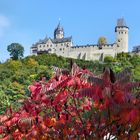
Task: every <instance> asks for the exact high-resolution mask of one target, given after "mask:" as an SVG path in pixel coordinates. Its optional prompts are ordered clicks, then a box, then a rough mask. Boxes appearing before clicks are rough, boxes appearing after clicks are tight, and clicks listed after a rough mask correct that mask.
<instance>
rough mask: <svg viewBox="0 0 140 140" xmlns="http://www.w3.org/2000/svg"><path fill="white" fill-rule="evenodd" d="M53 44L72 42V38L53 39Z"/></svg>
mask: <svg viewBox="0 0 140 140" xmlns="http://www.w3.org/2000/svg"><path fill="white" fill-rule="evenodd" d="M51 40H52V42H53V43H63V42H71V41H72V37H66V38H61V39H51Z"/></svg>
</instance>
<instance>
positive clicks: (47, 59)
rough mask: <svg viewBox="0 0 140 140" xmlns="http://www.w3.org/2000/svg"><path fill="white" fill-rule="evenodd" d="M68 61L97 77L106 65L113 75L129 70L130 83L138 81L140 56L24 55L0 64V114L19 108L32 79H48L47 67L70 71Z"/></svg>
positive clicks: (139, 76) (48, 69) (50, 74)
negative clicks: (92, 58)
mask: <svg viewBox="0 0 140 140" xmlns="http://www.w3.org/2000/svg"><path fill="white" fill-rule="evenodd" d="M71 61H73V62H76V63H77V64H78V65H79V66H80V67H82V68H87V69H89V70H91V71H92V72H94V73H95V74H100V73H101V72H102V70H103V68H104V67H105V66H109V67H111V68H112V70H113V71H114V72H115V73H117V72H119V71H121V70H123V69H125V68H127V69H130V70H131V71H132V73H133V74H132V80H137V81H139V80H140V57H139V56H136V55H134V56H133V57H132V56H130V55H126V54H120V55H118V56H117V57H116V58H114V59H113V58H111V57H108V58H106V59H105V62H104V63H103V62H102V63H100V62H99V61H84V60H74V59H72V60H71V59H68V58H63V57H58V56H56V55H54V54H53V55H50V54H43V55H39V56H28V57H26V58H24V59H21V60H17V61H15V60H7V61H6V62H5V63H3V64H0V113H3V112H4V111H5V109H6V108H7V106H10V105H12V106H14V108H15V109H17V108H18V106H20V99H23V98H26V97H27V96H29V95H30V93H29V92H28V86H29V85H30V84H31V83H32V81H33V80H40V78H41V77H43V76H45V77H46V78H47V79H49V78H50V77H51V76H52V70H51V66H56V67H59V68H68V69H69V68H70V63H71Z"/></svg>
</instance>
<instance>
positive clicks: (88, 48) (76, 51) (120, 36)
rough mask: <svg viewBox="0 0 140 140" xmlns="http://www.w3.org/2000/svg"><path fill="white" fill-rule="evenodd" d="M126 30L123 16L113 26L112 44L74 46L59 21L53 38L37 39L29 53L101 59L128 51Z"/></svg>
mask: <svg viewBox="0 0 140 140" xmlns="http://www.w3.org/2000/svg"><path fill="white" fill-rule="evenodd" d="M128 31H129V28H128V26H127V25H126V23H125V21H124V19H123V18H121V19H118V20H117V25H116V27H115V33H116V41H115V42H114V43H113V44H101V45H99V44H91V45H82V46H74V45H73V42H72V37H65V36H64V29H63V27H62V26H61V25H60V22H59V24H58V26H57V27H56V29H55V30H54V38H53V39H52V38H47V37H46V38H45V39H43V40H39V41H38V42H37V43H35V44H33V45H32V47H31V55H38V54H42V53H55V54H57V55H58V56H63V57H69V58H75V59H84V60H103V59H104V58H105V57H106V56H112V57H114V56H116V54H117V53H121V52H128Z"/></svg>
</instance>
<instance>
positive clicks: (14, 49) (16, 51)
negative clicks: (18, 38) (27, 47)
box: [7, 43, 24, 60]
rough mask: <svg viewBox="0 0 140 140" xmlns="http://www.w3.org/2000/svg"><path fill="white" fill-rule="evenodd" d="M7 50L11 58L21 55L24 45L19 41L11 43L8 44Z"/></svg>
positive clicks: (17, 57)
mask: <svg viewBox="0 0 140 140" xmlns="http://www.w3.org/2000/svg"><path fill="white" fill-rule="evenodd" d="M7 50H8V52H10V56H11V58H12V59H13V60H17V59H19V58H21V57H23V54H24V47H23V46H22V45H21V44H19V43H12V44H10V45H8V46H7Z"/></svg>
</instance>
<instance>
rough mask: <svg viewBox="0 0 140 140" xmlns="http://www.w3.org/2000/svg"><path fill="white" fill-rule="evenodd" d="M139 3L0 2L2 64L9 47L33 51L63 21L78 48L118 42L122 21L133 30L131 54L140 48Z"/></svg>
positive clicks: (87, 0) (82, 0)
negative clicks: (104, 41)
mask: <svg viewBox="0 0 140 140" xmlns="http://www.w3.org/2000/svg"><path fill="white" fill-rule="evenodd" d="M139 5H140V0H133V1H132V0H0V61H5V60H6V59H7V58H9V53H8V52H7V45H9V44H11V43H13V42H18V43H20V44H22V45H23V46H24V48H25V56H27V55H29V54H30V47H31V45H32V44H33V43H35V42H37V41H38V40H39V39H43V38H44V37H45V36H46V35H47V36H48V37H53V32H54V29H55V27H56V26H57V24H58V20H59V18H61V25H62V26H63V27H64V30H65V36H71V35H72V37H73V42H74V44H75V45H82V44H96V43H97V40H98V38H99V37H100V36H105V37H107V40H108V43H113V42H114V41H115V32H114V28H115V26H116V20H117V19H118V18H121V17H123V18H124V19H125V21H126V23H127V26H128V27H129V28H130V31H129V50H132V47H133V46H135V45H140V14H139V13H140V12H139Z"/></svg>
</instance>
